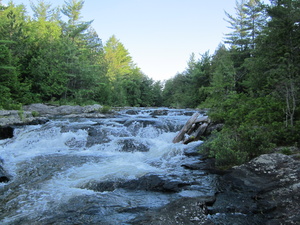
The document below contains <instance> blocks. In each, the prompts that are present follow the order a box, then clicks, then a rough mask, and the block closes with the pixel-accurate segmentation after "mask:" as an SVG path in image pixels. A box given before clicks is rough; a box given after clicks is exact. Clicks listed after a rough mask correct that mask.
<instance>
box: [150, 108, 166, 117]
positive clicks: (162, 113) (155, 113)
mask: <svg viewBox="0 0 300 225" xmlns="http://www.w3.org/2000/svg"><path fill="white" fill-rule="evenodd" d="M150 115H151V116H153V117H156V116H166V115H168V110H163V109H157V110H154V111H153V112H151V113H150Z"/></svg>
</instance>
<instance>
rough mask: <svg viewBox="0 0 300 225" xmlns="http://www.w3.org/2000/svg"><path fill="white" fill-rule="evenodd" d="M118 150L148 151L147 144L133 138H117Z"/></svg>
mask: <svg viewBox="0 0 300 225" xmlns="http://www.w3.org/2000/svg"><path fill="white" fill-rule="evenodd" d="M118 146H119V150H120V151H121V152H148V151H149V145H147V144H144V143H141V142H139V141H137V140H136V139H134V138H126V139H120V140H118Z"/></svg>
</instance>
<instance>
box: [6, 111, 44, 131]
mask: <svg viewBox="0 0 300 225" xmlns="http://www.w3.org/2000/svg"><path fill="white" fill-rule="evenodd" d="M47 121H48V119H47V118H45V117H35V116H33V113H32V112H30V111H21V110H0V127H2V128H3V127H9V126H12V125H30V124H34V125H36V124H43V123H46V122H47Z"/></svg>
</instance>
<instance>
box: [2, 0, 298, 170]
mask: <svg viewBox="0 0 300 225" xmlns="http://www.w3.org/2000/svg"><path fill="white" fill-rule="evenodd" d="M83 6H84V2H83V1H82V0H69V1H66V2H65V4H64V5H63V6H62V7H61V8H57V7H53V6H52V5H50V4H48V3H46V2H45V1H43V0H40V1H38V2H37V4H34V3H32V5H31V8H32V10H33V12H34V15H33V17H30V16H28V14H27V12H26V9H25V6H24V5H14V4H13V3H12V2H11V3H10V4H9V5H8V6H4V5H2V4H1V1H0V108H5V109H11V108H16V109H18V108H20V106H21V105H22V104H29V103H33V102H48V103H56V104H63V103H68V104H89V103H93V102H97V103H100V104H104V105H112V106H168V107H178V108H185V107H190V108H196V107H199V108H208V109H209V116H210V118H211V120H212V121H213V122H216V123H223V124H224V128H223V129H222V131H220V132H216V133H215V134H214V135H213V139H212V140H209V141H207V142H206V143H205V145H204V151H206V152H207V153H208V154H209V155H210V156H213V157H215V158H216V160H217V164H218V165H219V166H220V167H227V166H232V165H235V164H240V163H243V162H245V161H248V160H249V159H251V158H253V157H255V156H257V155H260V154H262V153H266V152H268V151H270V150H271V149H272V148H274V147H275V146H296V147H299V140H300V118H299V117H300V114H299V113H300V108H299V94H300V90H299V87H300V85H299V84H300V74H299V72H300V71H299V70H300V2H299V1H298V0H271V1H270V4H267V5H266V4H263V3H262V1H260V0H240V1H237V3H236V8H235V10H236V14H235V15H230V14H229V13H225V17H226V21H227V22H228V25H229V27H230V28H231V30H232V32H231V33H228V34H226V35H225V37H224V41H223V42H222V43H221V44H220V45H219V47H218V48H217V50H216V51H215V52H214V53H213V54H212V55H211V54H210V53H209V52H206V53H204V54H201V55H200V57H199V58H197V56H196V54H191V57H190V59H189V61H188V64H187V68H186V70H185V71H183V72H181V73H178V74H176V75H175V76H174V77H173V78H171V79H169V80H167V81H164V82H161V81H154V80H152V79H150V78H149V77H147V76H146V75H145V74H143V73H142V71H141V69H140V68H138V67H137V66H136V65H135V64H134V62H133V60H132V58H131V56H130V54H129V52H128V50H127V49H126V48H125V46H124V45H123V44H122V43H121V42H120V40H118V39H117V37H115V36H114V35H112V36H111V38H110V39H109V40H108V41H107V42H106V43H105V44H104V45H103V43H102V41H101V38H100V37H99V36H98V34H97V33H96V31H95V30H93V28H92V22H93V21H82V20H81V16H80V11H81V9H82V7H83ZM61 15H65V16H66V17H67V18H68V20H67V21H63V20H61ZM199 29H201V28H199ZM220 42H221V40H220ZM286 152H288V151H287V150H286Z"/></svg>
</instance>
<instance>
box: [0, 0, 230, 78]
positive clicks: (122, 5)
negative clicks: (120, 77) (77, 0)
mask: <svg viewBox="0 0 300 225" xmlns="http://www.w3.org/2000/svg"><path fill="white" fill-rule="evenodd" d="M67 1H68V0H67ZM8 2H9V0H2V4H7V3H8ZM13 2H14V3H15V4H24V5H25V6H26V8H27V11H28V12H29V15H31V9H30V0H13ZM32 2H33V3H37V0H32ZM45 2H47V3H51V4H52V6H61V5H63V3H64V0H45ZM235 3H236V0H209V1H207V0H85V2H84V7H83V9H82V14H81V16H82V21H90V20H94V21H93V23H92V27H93V28H94V29H95V30H96V32H97V34H98V35H99V37H100V38H101V39H102V42H103V44H105V43H106V41H107V40H108V39H109V38H110V37H111V36H112V35H115V36H116V37H117V39H119V41H120V42H121V43H122V44H123V45H124V46H125V48H126V49H127V50H128V51H129V53H130V55H131V57H132V59H133V61H134V63H135V64H136V65H137V66H138V67H139V68H141V70H142V71H143V73H144V74H146V75H147V76H149V77H150V78H153V79H154V80H167V79H170V78H171V77H173V76H175V75H176V74H177V73H180V72H183V71H184V70H185V69H186V67H187V62H188V60H189V58H190V55H191V54H192V53H195V54H196V57H197V58H201V54H204V53H205V52H207V51H209V53H210V54H213V53H214V52H215V50H216V49H217V47H218V45H219V44H220V43H222V42H223V40H224V36H225V34H226V33H230V32H231V30H230V29H229V28H228V26H229V24H228V22H226V21H225V20H224V19H225V18H226V16H225V11H226V12H228V13H229V14H231V15H235V9H234V8H235Z"/></svg>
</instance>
